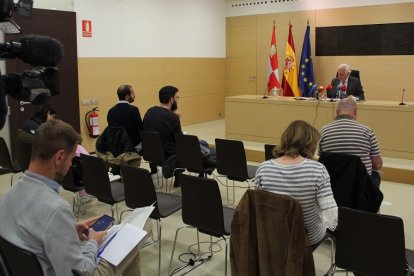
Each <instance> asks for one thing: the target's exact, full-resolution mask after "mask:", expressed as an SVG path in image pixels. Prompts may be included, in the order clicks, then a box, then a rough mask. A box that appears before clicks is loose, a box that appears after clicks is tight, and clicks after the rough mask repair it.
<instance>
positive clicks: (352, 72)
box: [336, 70, 359, 79]
mask: <svg viewBox="0 0 414 276" xmlns="http://www.w3.org/2000/svg"><path fill="white" fill-rule="evenodd" d="M349 75H350V76H353V77H355V78H357V79H359V70H351V73H350V74H349ZM336 77H338V72H337V73H336Z"/></svg>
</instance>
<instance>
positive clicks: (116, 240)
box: [98, 223, 147, 266]
mask: <svg viewBox="0 0 414 276" xmlns="http://www.w3.org/2000/svg"><path fill="white" fill-rule="evenodd" d="M117 226H118V225H117ZM114 227H115V226H114ZM114 227H112V228H114ZM112 228H111V230H109V231H108V235H107V238H106V239H105V241H104V242H103V243H102V245H101V246H100V249H103V252H102V253H101V254H100V257H101V258H103V259H105V260H107V261H108V262H109V263H111V264H112V265H114V266H117V265H119V264H120V263H121V262H122V260H123V259H124V258H125V257H126V256H127V255H128V254H129V253H130V252H131V250H132V249H134V248H135V246H136V245H137V244H138V243H139V242H140V241H141V240H142V239H143V238H144V237H145V236H146V235H147V232H145V231H144V230H142V229H139V228H138V227H136V226H134V225H132V224H129V223H125V224H122V225H120V226H118V227H115V228H114V229H112ZM114 235H115V236H114ZM112 237H113V238H112ZM105 242H106V243H105ZM98 252H99V250H98Z"/></svg>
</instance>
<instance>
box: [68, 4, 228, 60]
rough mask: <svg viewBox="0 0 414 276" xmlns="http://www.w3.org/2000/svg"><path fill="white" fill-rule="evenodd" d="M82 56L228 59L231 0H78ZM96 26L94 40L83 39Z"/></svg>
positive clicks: (79, 49)
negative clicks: (88, 24) (87, 27)
mask: <svg viewBox="0 0 414 276" xmlns="http://www.w3.org/2000/svg"><path fill="white" fill-rule="evenodd" d="M74 7H75V11H76V14H77V26H78V29H77V33H78V56H79V57H225V55H226V37H225V31H226V25H225V24H226V22H225V18H226V15H225V10H226V8H225V0H173V1H171V0H75V1H74ZM82 20H91V21H92V38H84V37H82V32H81V26H82V25H81V24H82Z"/></svg>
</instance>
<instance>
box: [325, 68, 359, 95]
mask: <svg viewBox="0 0 414 276" xmlns="http://www.w3.org/2000/svg"><path fill="white" fill-rule="evenodd" d="M351 71H352V70H351V66H349V65H348V64H340V65H339V66H338V69H337V73H338V76H337V77H336V78H334V79H332V81H331V85H332V90H331V91H330V92H329V93H328V94H327V96H328V97H329V98H341V99H342V98H346V97H347V96H351V95H352V96H354V97H358V99H360V100H365V95H364V90H363V89H362V85H361V80H360V79H358V78H356V77H353V76H351ZM342 86H345V88H346V89H345V91H346V93H344V95H340V94H339V92H340V91H341V87H342Z"/></svg>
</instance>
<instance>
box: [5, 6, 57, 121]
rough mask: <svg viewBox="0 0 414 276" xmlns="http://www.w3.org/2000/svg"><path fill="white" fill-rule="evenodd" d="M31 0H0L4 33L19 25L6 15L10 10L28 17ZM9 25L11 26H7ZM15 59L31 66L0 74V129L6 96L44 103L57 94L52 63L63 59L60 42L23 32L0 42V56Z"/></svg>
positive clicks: (55, 74)
mask: <svg viewBox="0 0 414 276" xmlns="http://www.w3.org/2000/svg"><path fill="white" fill-rule="evenodd" d="M32 7H33V1H32V0H19V2H18V3H17V4H14V2H13V0H0V29H2V30H3V32H4V33H6V34H7V33H10V32H8V31H9V30H12V31H13V30H18V32H17V33H20V28H19V27H18V26H17V24H15V23H14V22H13V21H12V20H10V17H11V16H12V15H13V12H14V11H17V14H18V15H20V16H24V17H30V15H31V9H32ZM10 24H11V25H12V26H11V27H10ZM4 58H19V59H21V60H22V61H23V62H25V63H28V64H30V65H32V66H34V67H33V68H32V69H29V70H25V71H23V72H22V73H20V74H17V73H9V74H5V75H2V76H1V79H0V81H1V83H0V129H2V128H3V126H4V123H5V119H6V116H7V110H8V109H7V104H6V99H5V97H6V95H9V96H11V97H12V98H14V99H16V100H19V101H25V102H30V103H32V104H35V105H44V104H46V103H47V102H48V101H49V100H50V97H52V96H55V95H58V94H59V69H58V68H56V67H55V66H56V65H57V64H58V63H59V62H60V60H61V59H62V58H63V45H62V43H61V42H60V41H58V40H56V39H54V38H51V37H48V36H41V35H27V36H23V37H21V38H20V40H19V41H18V42H16V41H11V42H5V43H0V59H4Z"/></svg>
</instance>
